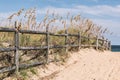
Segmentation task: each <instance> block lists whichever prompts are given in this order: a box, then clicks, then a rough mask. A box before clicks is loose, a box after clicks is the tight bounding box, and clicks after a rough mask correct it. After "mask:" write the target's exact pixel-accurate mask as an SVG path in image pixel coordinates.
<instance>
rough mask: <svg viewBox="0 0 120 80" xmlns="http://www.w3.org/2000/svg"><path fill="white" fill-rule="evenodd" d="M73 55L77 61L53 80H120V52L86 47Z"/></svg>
mask: <svg viewBox="0 0 120 80" xmlns="http://www.w3.org/2000/svg"><path fill="white" fill-rule="evenodd" d="M76 55H78V56H76ZM72 57H73V59H74V58H75V59H76V60H75V63H74V64H72V65H70V66H69V67H67V68H66V69H64V70H63V71H61V72H60V73H58V74H57V75H56V77H55V78H54V79H53V80H120V52H110V51H104V52H99V51H95V50H92V49H88V50H86V49H84V50H81V51H79V52H77V53H75V55H74V54H73V55H72Z"/></svg>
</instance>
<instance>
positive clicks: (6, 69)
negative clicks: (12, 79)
mask: <svg viewBox="0 0 120 80" xmlns="http://www.w3.org/2000/svg"><path fill="white" fill-rule="evenodd" d="M15 69H16V66H9V67H4V68H1V69H0V73H4V72H9V71H12V70H15Z"/></svg>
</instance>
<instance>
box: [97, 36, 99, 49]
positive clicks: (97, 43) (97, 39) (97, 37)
mask: <svg viewBox="0 0 120 80" xmlns="http://www.w3.org/2000/svg"><path fill="white" fill-rule="evenodd" d="M98 40H99V39H98V36H97V37H96V50H98V46H99V43H98V42H99V41H98Z"/></svg>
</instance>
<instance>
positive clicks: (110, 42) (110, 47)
mask: <svg viewBox="0 0 120 80" xmlns="http://www.w3.org/2000/svg"><path fill="white" fill-rule="evenodd" d="M109 50H110V51H111V41H109Z"/></svg>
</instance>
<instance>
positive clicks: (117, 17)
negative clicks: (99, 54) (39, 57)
mask: <svg viewBox="0 0 120 80" xmlns="http://www.w3.org/2000/svg"><path fill="white" fill-rule="evenodd" d="M32 7H36V8H37V9H38V13H40V14H45V13H46V11H47V10H48V9H49V10H50V11H51V12H52V11H55V12H56V13H59V14H60V15H64V14H66V13H67V12H71V14H81V15H82V16H83V17H86V18H89V19H92V20H93V21H94V23H96V24H98V25H102V26H103V27H107V28H108V29H109V30H110V31H111V32H113V33H114V34H113V35H112V36H108V38H109V39H110V40H111V41H112V44H117V45H120V24H119V23H120V0H1V1H0V18H5V17H7V16H8V15H9V14H10V13H13V12H15V11H18V10H20V9H21V8H25V9H29V8H32Z"/></svg>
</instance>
